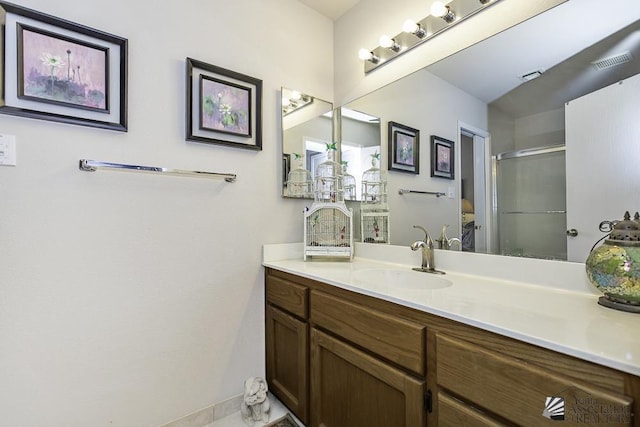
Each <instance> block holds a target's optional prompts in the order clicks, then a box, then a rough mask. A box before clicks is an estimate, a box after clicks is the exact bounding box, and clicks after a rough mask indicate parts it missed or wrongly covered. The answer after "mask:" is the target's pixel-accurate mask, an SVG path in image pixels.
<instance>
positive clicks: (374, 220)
mask: <svg viewBox="0 0 640 427" xmlns="http://www.w3.org/2000/svg"><path fill="white" fill-rule="evenodd" d="M379 158H380V154H378V153H377V152H376V153H374V154H372V155H371V168H370V169H367V170H366V171H364V172H363V174H362V201H361V203H360V237H361V239H362V241H363V242H365V243H387V244H390V243H391V237H390V230H389V228H390V222H389V205H388V204H387V172H386V171H383V170H380V168H379V167H378V165H377V164H378V159H379Z"/></svg>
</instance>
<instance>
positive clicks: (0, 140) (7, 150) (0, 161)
mask: <svg viewBox="0 0 640 427" xmlns="http://www.w3.org/2000/svg"><path fill="white" fill-rule="evenodd" d="M15 165H16V136H15V135H6V134H0V166H15Z"/></svg>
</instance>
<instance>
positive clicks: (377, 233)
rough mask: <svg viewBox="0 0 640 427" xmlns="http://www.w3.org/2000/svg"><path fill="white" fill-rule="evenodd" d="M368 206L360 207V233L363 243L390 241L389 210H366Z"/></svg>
mask: <svg viewBox="0 0 640 427" xmlns="http://www.w3.org/2000/svg"><path fill="white" fill-rule="evenodd" d="M368 206H372V205H364V204H363V205H361V206H360V208H361V210H360V235H361V236H362V241H363V242H364V243H387V244H388V243H390V240H391V236H390V233H389V211H376V210H367V207H368Z"/></svg>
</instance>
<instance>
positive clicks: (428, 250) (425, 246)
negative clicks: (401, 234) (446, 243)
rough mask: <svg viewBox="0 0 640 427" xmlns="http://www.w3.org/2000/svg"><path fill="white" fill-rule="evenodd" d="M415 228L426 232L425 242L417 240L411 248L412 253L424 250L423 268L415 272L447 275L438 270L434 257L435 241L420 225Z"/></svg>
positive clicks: (418, 268)
mask: <svg viewBox="0 0 640 427" xmlns="http://www.w3.org/2000/svg"><path fill="white" fill-rule="evenodd" d="M413 228H419V229H420V230H422V231H424V240H416V241H415V242H413V243H412V244H411V246H410V247H411V250H412V251H417V250H418V249H422V267H415V268H413V270H416V271H422V272H424V273H434V274H445V273H444V271H439V270H436V263H435V260H434V257H433V240H432V239H431V236H429V233H428V232H427V230H426V229H425V228H424V227H421V226H419V225H414V226H413Z"/></svg>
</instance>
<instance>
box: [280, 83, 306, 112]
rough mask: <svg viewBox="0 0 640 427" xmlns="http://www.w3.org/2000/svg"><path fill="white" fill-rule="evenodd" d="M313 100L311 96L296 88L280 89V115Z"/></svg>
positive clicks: (304, 105)
mask: <svg viewBox="0 0 640 427" xmlns="http://www.w3.org/2000/svg"><path fill="white" fill-rule="evenodd" d="M312 102H313V97H312V96H310V95H307V94H305V93H302V92H298V91H297V90H289V89H286V90H285V89H284V88H283V89H282V115H283V116H286V115H287V114H290V113H293V112H294V111H296V110H299V109H300V108H302V107H306V106H307V105H309V104H311V103H312Z"/></svg>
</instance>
